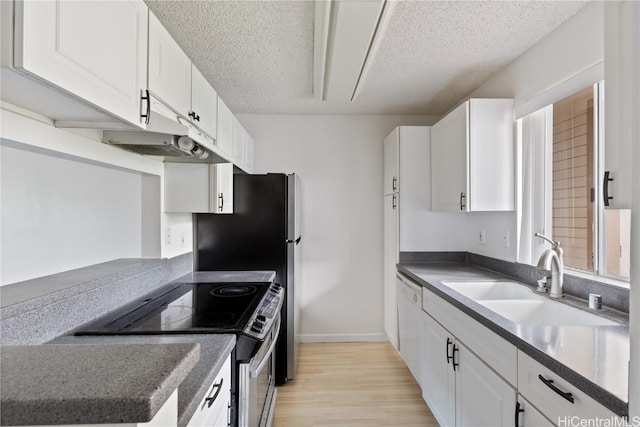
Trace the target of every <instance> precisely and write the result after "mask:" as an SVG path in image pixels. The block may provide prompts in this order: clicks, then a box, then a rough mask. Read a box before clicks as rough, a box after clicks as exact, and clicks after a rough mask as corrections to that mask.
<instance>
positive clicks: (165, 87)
mask: <svg viewBox="0 0 640 427" xmlns="http://www.w3.org/2000/svg"><path fill="white" fill-rule="evenodd" d="M149 90H150V91H151V92H152V93H153V94H154V95H155V96H157V97H158V98H159V99H161V100H162V101H163V102H165V103H166V104H167V105H168V106H169V107H171V108H172V109H173V110H174V111H175V112H177V113H178V114H180V115H182V116H184V117H189V111H190V109H191V61H190V60H189V58H188V57H187V55H185V53H184V52H183V51H182V49H180V46H178V43H176V42H175V40H173V38H172V37H171V35H170V34H169V33H168V32H167V30H165V28H164V27H163V26H162V24H161V23H160V21H158V18H156V17H155V15H154V14H153V13H149Z"/></svg>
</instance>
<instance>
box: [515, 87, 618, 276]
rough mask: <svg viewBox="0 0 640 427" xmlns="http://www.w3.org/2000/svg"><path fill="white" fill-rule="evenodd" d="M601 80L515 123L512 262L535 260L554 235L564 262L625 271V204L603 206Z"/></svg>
mask: <svg viewBox="0 0 640 427" xmlns="http://www.w3.org/2000/svg"><path fill="white" fill-rule="evenodd" d="M603 108H604V82H599V83H597V84H595V85H593V86H589V87H586V88H584V89H582V90H579V91H577V92H575V93H573V94H572V95H570V96H567V97H566V98H563V99H561V100H559V101H556V102H554V103H553V104H552V105H549V106H547V107H545V108H543V109H541V110H540V111H537V112H534V113H531V114H530V115H528V116H526V117H524V118H522V119H520V120H519V121H518V133H519V137H520V142H521V144H520V165H521V171H520V173H519V180H520V193H521V195H520V198H519V205H520V210H521V212H520V213H519V224H520V233H519V234H520V236H521V237H520V243H519V254H518V257H519V260H521V261H523V262H529V263H533V264H535V263H536V262H537V257H538V256H539V255H540V254H541V252H542V250H544V248H545V247H546V246H547V244H546V243H544V242H542V241H539V239H534V238H532V237H530V236H532V235H533V234H535V232H542V233H544V234H546V235H549V236H550V237H551V238H552V239H553V240H557V241H560V242H561V244H562V247H563V249H564V262H565V266H566V267H567V268H569V269H576V270H583V271H587V272H591V273H594V274H598V275H604V276H613V277H616V278H622V279H628V278H629V275H630V257H629V254H630V236H631V228H630V223H631V221H630V219H631V211H630V209H612V208H610V207H605V206H604V201H603V197H602V190H603V188H602V187H603V185H604V182H603V180H604V153H605V150H604V144H606V141H604V137H603V135H604V132H603V126H604V114H603V112H604V110H603Z"/></svg>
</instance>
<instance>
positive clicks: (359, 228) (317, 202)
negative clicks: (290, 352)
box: [239, 115, 434, 341]
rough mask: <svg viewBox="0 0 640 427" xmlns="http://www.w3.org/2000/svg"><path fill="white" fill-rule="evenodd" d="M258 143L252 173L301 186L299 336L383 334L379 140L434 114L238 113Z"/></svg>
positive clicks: (423, 122) (373, 336)
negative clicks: (296, 179) (288, 178)
mask: <svg viewBox="0 0 640 427" xmlns="http://www.w3.org/2000/svg"><path fill="white" fill-rule="evenodd" d="M239 118H240V121H241V122H242V123H243V124H244V125H245V127H246V128H247V130H248V131H249V133H250V134H251V135H253V136H254V138H255V140H256V153H255V156H256V158H255V164H256V167H255V172H256V173H266V172H285V173H291V172H295V173H297V174H299V175H300V177H301V180H302V185H303V195H302V199H303V203H302V221H301V222H302V236H303V238H302V241H303V246H302V262H303V271H302V284H301V287H300V288H299V290H300V291H301V309H302V319H301V328H302V329H301V333H302V335H303V339H304V340H308V341H332V340H340V341H348V340H367V339H386V337H385V335H384V333H383V305H382V296H383V268H382V260H383V218H382V216H383V190H382V188H383V186H382V184H383V145H382V143H383V140H384V138H385V137H386V136H387V134H388V133H389V132H391V130H393V128H394V127H396V126H398V125H428V124H431V123H433V121H434V120H433V118H428V117H420V116H418V117H401V116H324V115H322V116H321V115H314V116H304V115H240V116H239Z"/></svg>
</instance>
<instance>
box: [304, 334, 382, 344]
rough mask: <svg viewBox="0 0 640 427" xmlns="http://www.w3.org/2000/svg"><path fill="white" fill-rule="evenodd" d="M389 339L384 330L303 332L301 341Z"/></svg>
mask: <svg viewBox="0 0 640 427" xmlns="http://www.w3.org/2000/svg"><path fill="white" fill-rule="evenodd" d="M367 341H389V338H387V335H386V334H385V333H384V332H381V333H378V334H301V335H300V342H367Z"/></svg>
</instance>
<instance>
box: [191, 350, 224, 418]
mask: <svg viewBox="0 0 640 427" xmlns="http://www.w3.org/2000/svg"><path fill="white" fill-rule="evenodd" d="M230 401H231V356H229V357H228V358H227V360H226V362H225V363H224V365H223V366H222V369H220V372H219V373H218V375H217V376H216V378H215V379H214V380H213V382H212V383H211V386H209V389H208V390H207V394H205V397H204V399H203V400H202V402H200V404H199V405H198V409H196V412H195V413H194V414H193V416H192V417H191V420H189V423H188V424H187V427H200V426H210V427H227V426H228V423H229V402H230Z"/></svg>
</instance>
